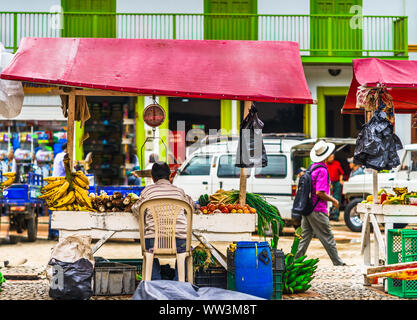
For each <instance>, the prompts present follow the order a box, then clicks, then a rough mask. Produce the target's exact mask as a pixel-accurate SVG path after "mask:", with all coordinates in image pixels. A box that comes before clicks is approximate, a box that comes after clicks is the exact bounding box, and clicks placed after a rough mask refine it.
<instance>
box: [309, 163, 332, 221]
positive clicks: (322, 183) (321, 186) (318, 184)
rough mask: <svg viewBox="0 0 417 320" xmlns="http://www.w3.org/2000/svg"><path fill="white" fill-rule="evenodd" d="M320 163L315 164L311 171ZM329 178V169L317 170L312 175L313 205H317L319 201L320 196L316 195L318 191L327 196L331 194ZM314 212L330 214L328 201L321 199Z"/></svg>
mask: <svg viewBox="0 0 417 320" xmlns="http://www.w3.org/2000/svg"><path fill="white" fill-rule="evenodd" d="M319 163H320V164H324V165H325V166H326V164H325V163H323V162H319ZM319 163H313V165H312V167H311V169H313V168H314V167H315V166H316V165H317V164H319ZM326 167H327V166H326ZM328 177H329V174H328V171H327V169H325V168H317V169H316V170H314V171H313V173H312V174H311V178H312V179H313V186H312V193H313V194H312V196H311V199H312V200H313V204H315V203H316V201H317V199H319V198H318V196H317V195H316V191H323V192H325V193H327V194H330V180H329V178H328ZM313 211H315V212H323V213H325V214H329V212H328V211H327V201H325V200H322V199H319V202H318V203H317V205H316V207H315V208H314V210H313Z"/></svg>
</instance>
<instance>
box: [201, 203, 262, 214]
mask: <svg viewBox="0 0 417 320" xmlns="http://www.w3.org/2000/svg"><path fill="white" fill-rule="evenodd" d="M200 211H201V212H202V213H203V214H213V213H256V209H255V208H251V207H250V206H249V205H248V204H246V205H244V206H241V205H240V204H230V203H229V204H225V203H220V204H216V203H213V202H209V203H208V205H207V206H203V207H200Z"/></svg>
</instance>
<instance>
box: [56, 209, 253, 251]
mask: <svg viewBox="0 0 417 320" xmlns="http://www.w3.org/2000/svg"><path fill="white" fill-rule="evenodd" d="M256 221H257V215H256V214H241V213H238V214H234V213H229V214H223V213H216V214H210V215H206V214H194V216H193V231H197V232H198V233H200V234H202V235H204V237H205V238H206V239H207V240H208V241H225V242H228V241H230V242H232V241H250V240H251V237H252V233H253V232H255V225H256ZM51 228H52V229H57V230H58V231H59V237H60V238H61V237H67V236H69V235H90V236H91V237H92V238H93V239H100V241H99V242H98V243H97V244H96V247H95V250H97V249H98V248H99V247H100V246H101V245H102V244H103V243H104V242H105V241H107V240H108V239H110V238H112V239H140V234H139V224H138V220H137V218H136V217H135V216H134V215H133V213H131V212H106V213H96V212H89V211H54V212H53V214H52V219H51ZM193 240H197V239H195V238H193Z"/></svg>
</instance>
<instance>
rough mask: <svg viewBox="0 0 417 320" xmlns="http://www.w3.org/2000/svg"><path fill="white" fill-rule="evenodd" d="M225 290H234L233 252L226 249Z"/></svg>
mask: <svg viewBox="0 0 417 320" xmlns="http://www.w3.org/2000/svg"><path fill="white" fill-rule="evenodd" d="M226 253H227V286H226V289H227V290H232V291H235V290H236V282H235V252H234V251H230V249H229V248H227V251H226Z"/></svg>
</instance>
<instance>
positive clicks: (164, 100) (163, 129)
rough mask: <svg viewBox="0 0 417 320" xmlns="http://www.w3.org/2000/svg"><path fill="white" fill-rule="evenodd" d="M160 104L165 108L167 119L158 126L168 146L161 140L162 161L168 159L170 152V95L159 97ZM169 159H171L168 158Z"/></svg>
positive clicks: (160, 152)
mask: <svg viewBox="0 0 417 320" xmlns="http://www.w3.org/2000/svg"><path fill="white" fill-rule="evenodd" d="M159 104H160V105H161V106H162V108H164V110H165V121H164V122H163V123H162V124H161V125H160V126H159V127H158V129H159V137H160V138H161V139H162V140H163V141H164V143H165V145H166V148H165V147H164V145H163V144H162V142H161V141H159V159H160V160H161V161H166V157H167V153H166V152H167V151H168V154H169V105H168V97H161V96H160V97H159ZM168 160H169V159H168Z"/></svg>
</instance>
